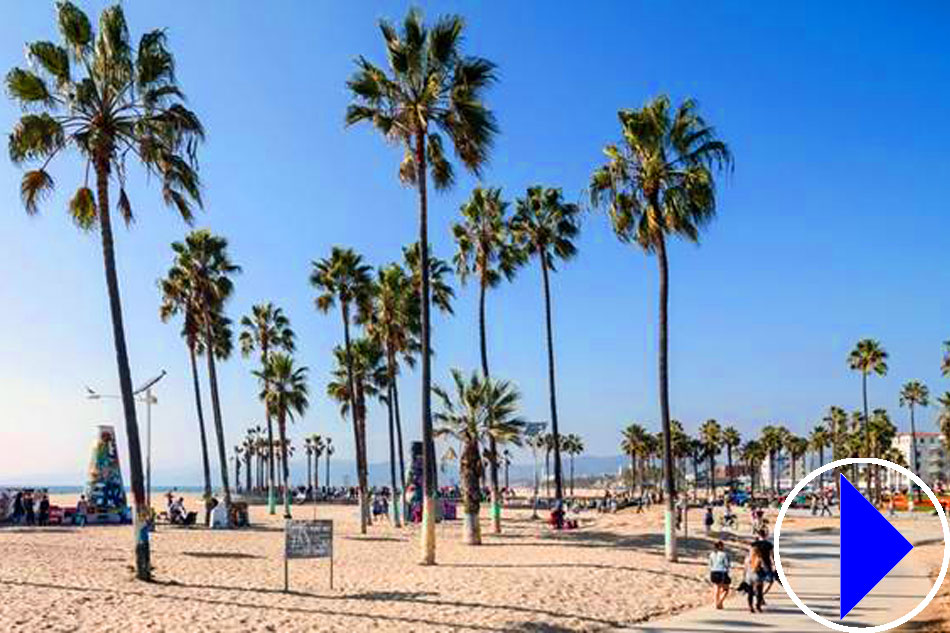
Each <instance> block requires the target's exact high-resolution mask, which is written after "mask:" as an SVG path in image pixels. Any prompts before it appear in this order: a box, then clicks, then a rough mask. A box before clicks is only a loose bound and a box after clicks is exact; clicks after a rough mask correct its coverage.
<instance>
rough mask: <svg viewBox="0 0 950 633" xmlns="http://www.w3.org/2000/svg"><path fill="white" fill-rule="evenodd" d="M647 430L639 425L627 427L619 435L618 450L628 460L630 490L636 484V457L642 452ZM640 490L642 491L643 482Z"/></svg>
mask: <svg viewBox="0 0 950 633" xmlns="http://www.w3.org/2000/svg"><path fill="white" fill-rule="evenodd" d="M646 435H647V430H646V429H645V428H643V426H642V425H640V424H636V423H634V424H630V425H628V426H627V427H626V428H625V429H624V430H623V431H621V434H620V438H621V439H620V450H621V451H622V452H623V454H624V455H626V456H628V457H629V458H630V490H631V491H632V490H633V488H634V486H635V485H636V484H637V472H638V471H637V457H638V456H639V455H640V454H641V453H642V452H643V446H644V443H645V442H646ZM639 483H640V489H641V491H642V489H643V482H642V481H641V482H639Z"/></svg>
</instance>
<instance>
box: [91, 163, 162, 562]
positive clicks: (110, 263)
mask: <svg viewBox="0 0 950 633" xmlns="http://www.w3.org/2000/svg"><path fill="white" fill-rule="evenodd" d="M95 167H96V189H97V192H96V193H97V197H98V202H99V232H100V235H101V237H102V261H103V265H104V267H105V273H106V288H107V290H108V293H109V311H110V314H111V317H112V338H113V343H114V344H115V358H116V365H117V367H118V371H119V393H120V394H121V396H122V413H123V417H124V418H125V434H126V438H127V439H128V443H129V475H130V483H131V485H132V500H133V505H134V508H135V516H134V523H135V525H134V527H133V530H134V532H135V577H136V578H138V579H139V580H146V581H148V580H151V578H152V566H151V556H150V550H149V541H148V527H149V522H150V518H151V517H150V511H149V510H150V509H149V508H148V507H146V504H145V482H144V479H143V476H142V447H141V445H140V443H139V425H138V420H137V419H136V416H135V397H134V396H133V395H132V371H131V369H130V368H129V352H128V349H127V348H126V345H125V326H124V325H123V323H122V300H121V298H120V296H119V276H118V273H117V271H116V267H115V249H114V246H113V241H112V220H111V218H110V217H109V162H108V160H107V159H99V160H97V161H96V165H95Z"/></svg>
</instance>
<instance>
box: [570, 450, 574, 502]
mask: <svg viewBox="0 0 950 633" xmlns="http://www.w3.org/2000/svg"><path fill="white" fill-rule="evenodd" d="M571 496H572V497H573V496H574V453H571Z"/></svg>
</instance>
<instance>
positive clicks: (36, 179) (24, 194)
mask: <svg viewBox="0 0 950 633" xmlns="http://www.w3.org/2000/svg"><path fill="white" fill-rule="evenodd" d="M52 191H53V178H52V177H51V176H50V175H49V174H48V173H47V172H46V170H44V169H34V170H31V171H28V172H26V173H24V174H23V180H22V181H21V182H20V198H21V199H22V200H23V206H24V207H25V208H26V212H27V213H28V214H29V215H35V214H36V213H38V211H39V208H38V206H37V205H38V204H39V202H40V201H41V200H43V199H44V198H46V196H48V195H49V194H50V193H51V192H52Z"/></svg>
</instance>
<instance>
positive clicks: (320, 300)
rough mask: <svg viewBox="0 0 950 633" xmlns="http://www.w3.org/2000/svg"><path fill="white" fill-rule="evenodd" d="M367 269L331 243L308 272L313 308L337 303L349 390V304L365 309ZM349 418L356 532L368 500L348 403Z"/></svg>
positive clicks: (363, 528) (353, 414)
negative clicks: (353, 452)
mask: <svg viewBox="0 0 950 633" xmlns="http://www.w3.org/2000/svg"><path fill="white" fill-rule="evenodd" d="M370 270H371V268H370V267H369V266H367V265H366V264H364V263H363V258H362V256H360V255H358V254H357V253H356V252H355V251H353V250H352V249H349V248H340V247H338V246H334V247H333V249H332V250H331V252H330V256H329V257H327V258H325V259H321V260H319V261H315V262H313V271H312V272H311V274H310V284H311V285H312V286H313V287H314V288H315V289H317V290H318V291H319V292H320V294H319V295H318V296H317V300H316V305H317V309H318V310H320V311H321V312H323V313H326V312H328V311H329V310H330V309H331V308H332V307H333V306H334V305H336V304H337V303H339V304H340V316H341V317H342V319H343V352H344V355H343V361H344V362H343V367H344V368H345V370H346V380H347V383H348V385H347V389H348V392H347V393H349V394H353V393H355V392H356V387H355V383H354V372H353V363H354V359H353V351H352V345H351V343H350V323H351V322H352V321H353V316H354V315H352V314H351V312H350V310H351V309H352V308H354V307H355V308H356V309H357V310H358V311H360V310H362V311H365V306H366V304H367V301H368V299H369V294H370ZM349 411H350V418H351V420H352V423H353V438H354V441H355V445H356V470H357V478H359V479H360V481H359V489H360V500H359V504H360V532H361V533H363V534H365V533H366V527H367V525H368V524H369V520H370V518H369V505H368V504H369V500H368V499H367V498H366V496H367V492H368V485H367V482H366V464H364V463H362V458H363V456H364V455H365V451H364V447H363V446H362V443H361V442H362V439H361V438H362V437H365V436H363V435H362V434H361V432H360V421H359V420H358V415H359V412H358V411H357V409H356V407H351V408H350V409H349Z"/></svg>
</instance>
